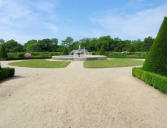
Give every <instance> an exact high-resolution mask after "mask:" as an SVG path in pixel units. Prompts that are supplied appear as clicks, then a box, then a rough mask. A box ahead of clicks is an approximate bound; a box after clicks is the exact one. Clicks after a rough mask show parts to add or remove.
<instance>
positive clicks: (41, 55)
mask: <svg viewBox="0 0 167 128" xmlns="http://www.w3.org/2000/svg"><path fill="white" fill-rule="evenodd" d="M30 53H31V55H32V57H30V58H25V57H24V54H25V52H15V53H14V52H10V53H8V60H19V59H48V58H51V57H52V56H58V55H62V53H61V52H30Z"/></svg>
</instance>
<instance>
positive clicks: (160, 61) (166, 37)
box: [143, 17, 167, 76]
mask: <svg viewBox="0 0 167 128" xmlns="http://www.w3.org/2000/svg"><path fill="white" fill-rule="evenodd" d="M143 69H144V70H146V71H150V72H154V73H158V74H161V75H165V76H167V17H165V18H164V21H163V23H162V25H161V27H160V30H159V32H158V35H157V37H156V39H155V41H154V43H153V45H152V47H151V49H150V52H149V54H148V56H147V57H146V61H145V63H144V65H143Z"/></svg>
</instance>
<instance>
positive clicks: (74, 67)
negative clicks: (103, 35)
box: [0, 61, 167, 128]
mask: <svg viewBox="0 0 167 128" xmlns="http://www.w3.org/2000/svg"><path fill="white" fill-rule="evenodd" d="M7 63H8V62H2V65H3V66H5V65H7ZM0 128H167V95H164V94H162V93H161V92H159V91H157V90H156V89H154V88H152V87H150V86H147V85H146V84H144V83H143V82H142V81H140V80H138V79H136V78H134V77H132V76H131V68H130V67H127V68H111V69H84V68H83V67H82V62H77V61H76V62H75V61H74V62H72V63H71V64H70V65H69V66H68V67H67V68H65V69H32V68H21V67H17V68H16V77H15V78H14V79H10V80H6V81H3V82H2V83H0Z"/></svg>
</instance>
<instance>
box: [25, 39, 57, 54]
mask: <svg viewBox="0 0 167 128" xmlns="http://www.w3.org/2000/svg"><path fill="white" fill-rule="evenodd" d="M24 48H25V50H26V51H27V52H52V51H57V49H58V39H57V38H53V39H43V40H29V41H28V42H27V43H25V45H24Z"/></svg>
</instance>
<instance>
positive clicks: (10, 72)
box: [0, 68, 15, 81]
mask: <svg viewBox="0 0 167 128" xmlns="http://www.w3.org/2000/svg"><path fill="white" fill-rule="evenodd" d="M14 74H15V69H14V68H1V69H0V81H1V80H3V79H5V78H8V77H13V76H14Z"/></svg>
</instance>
